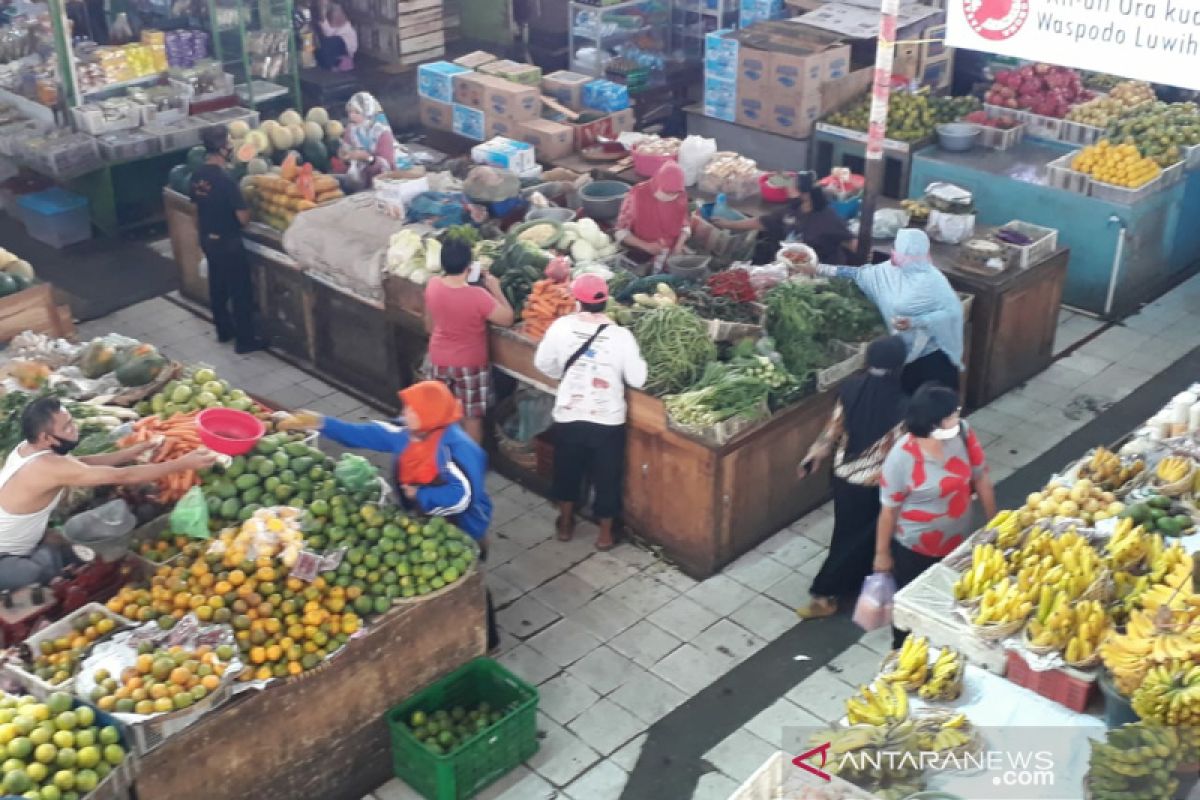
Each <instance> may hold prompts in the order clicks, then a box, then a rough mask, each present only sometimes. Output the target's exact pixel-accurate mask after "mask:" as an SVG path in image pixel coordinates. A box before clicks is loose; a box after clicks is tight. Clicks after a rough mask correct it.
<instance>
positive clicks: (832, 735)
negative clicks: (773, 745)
mask: <svg viewBox="0 0 1200 800" xmlns="http://www.w3.org/2000/svg"><path fill="white" fill-rule="evenodd" d="M915 735H916V728H915V726H914V724H913V721H912V720H905V721H904V722H900V723H897V724H895V725H846V726H841V725H835V726H834V727H833V728H830V729H828V730H823V731H819V732H817V733H815V734H813V735H812V737H810V739H809V744H812V745H819V744H824V743H825V742H829V745H830V747H829V749H830V752H831V753H833V754H834V755H844V754H846V753H852V752H855V751H858V750H871V749H876V750H886V751H891V752H907V751H911V750H913V749H914V748H915V747H916V739H915ZM833 766H834V771H836V767H837V763H836V761H835V763H834V765H833Z"/></svg>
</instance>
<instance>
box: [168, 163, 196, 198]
mask: <svg viewBox="0 0 1200 800" xmlns="http://www.w3.org/2000/svg"><path fill="white" fill-rule="evenodd" d="M191 183H192V168H191V167H190V166H188V165H187V164H176V165H175V166H173V167H171V171H170V172H169V173H167V186H169V187H171V188H172V189H174V190H175V191H177V192H179V193H180V194H189V193H190V192H191Z"/></svg>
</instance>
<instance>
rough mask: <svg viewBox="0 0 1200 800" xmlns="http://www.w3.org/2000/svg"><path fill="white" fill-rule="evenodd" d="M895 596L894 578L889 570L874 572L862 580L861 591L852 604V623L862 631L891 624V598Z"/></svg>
mask: <svg viewBox="0 0 1200 800" xmlns="http://www.w3.org/2000/svg"><path fill="white" fill-rule="evenodd" d="M895 596H896V580H895V578H893V577H892V573H890V572H876V573H875V574H873V575H868V576H867V579H866V580H864V581H863V588H862V592H860V593H859V595H858V602H857V603H856V604H855V606H854V617H853V619H854V624H855V625H857V626H858V627H860V628H862V629H863V630H864V631H873V630H875V629H876V628H882V627H884V626H885V625H891V624H892V600H893V599H894V598H895Z"/></svg>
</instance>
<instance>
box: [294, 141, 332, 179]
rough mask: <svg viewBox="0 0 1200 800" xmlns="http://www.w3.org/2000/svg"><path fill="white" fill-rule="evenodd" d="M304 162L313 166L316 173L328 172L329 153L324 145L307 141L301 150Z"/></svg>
mask: <svg viewBox="0 0 1200 800" xmlns="http://www.w3.org/2000/svg"><path fill="white" fill-rule="evenodd" d="M301 154H302V155H303V156H304V160H305V161H307V162H308V163H310V164H312V165H313V169H315V170H317V171H318V172H328V171H329V153H328V152H327V151H326V150H325V145H323V144H321V142H320V140H318V141H315V142H314V141H309V142H305V143H304V148H303V149H302V150H301Z"/></svg>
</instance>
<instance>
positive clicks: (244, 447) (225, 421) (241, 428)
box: [196, 408, 267, 456]
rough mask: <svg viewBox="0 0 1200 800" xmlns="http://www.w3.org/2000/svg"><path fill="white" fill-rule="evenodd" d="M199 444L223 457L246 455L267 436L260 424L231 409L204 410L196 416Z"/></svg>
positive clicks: (251, 417) (265, 430) (265, 427)
mask: <svg viewBox="0 0 1200 800" xmlns="http://www.w3.org/2000/svg"><path fill="white" fill-rule="evenodd" d="M196 430H197V431H198V432H199V434H200V441H201V442H203V443H204V446H205V447H207V448H208V449H209V450H212V451H214V452H217V453H221V454H223V455H227V456H240V455H244V454H246V453H249V452H250V451H251V450H253V449H254V445H256V444H258V440H259V439H261V438H262V437H263V434H265V433H266V432H267V426H266V425H264V424H263V422H262V420H260V419H259V418H258V417H256V416H254V415H253V414H248V413H246V412H245V411H238V410H237V409H233V408H206V409H204V410H203V411H201V412H200V413H199V414H197V415H196Z"/></svg>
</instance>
